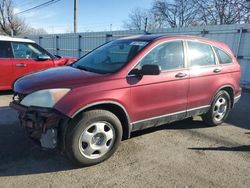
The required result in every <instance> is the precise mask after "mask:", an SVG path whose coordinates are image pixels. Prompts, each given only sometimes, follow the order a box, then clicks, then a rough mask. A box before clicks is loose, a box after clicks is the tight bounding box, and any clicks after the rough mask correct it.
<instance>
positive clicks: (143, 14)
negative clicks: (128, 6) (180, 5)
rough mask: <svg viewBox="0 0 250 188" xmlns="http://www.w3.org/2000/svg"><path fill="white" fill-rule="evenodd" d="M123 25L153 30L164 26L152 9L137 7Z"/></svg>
mask: <svg viewBox="0 0 250 188" xmlns="http://www.w3.org/2000/svg"><path fill="white" fill-rule="evenodd" d="M123 25H124V26H123V27H124V28H126V29H136V30H153V29H157V28H161V27H162V23H161V22H160V21H159V20H158V21H156V19H155V16H154V14H153V12H152V10H147V9H142V8H139V7H137V8H135V9H133V10H132V11H131V12H130V13H129V15H128V20H126V21H124V23H123Z"/></svg>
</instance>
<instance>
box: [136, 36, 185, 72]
mask: <svg viewBox="0 0 250 188" xmlns="http://www.w3.org/2000/svg"><path fill="white" fill-rule="evenodd" d="M147 64H156V65H159V66H160V68H161V70H162V71H164V70H172V69H180V68H183V67H184V52H183V43H182V41H172V42H166V43H164V44H161V45H159V46H157V47H155V48H154V49H153V50H152V51H151V52H149V53H148V54H147V55H146V56H145V57H144V58H143V59H142V60H141V61H140V62H139V64H138V65H137V67H136V68H137V69H141V67H142V66H143V65H147Z"/></svg>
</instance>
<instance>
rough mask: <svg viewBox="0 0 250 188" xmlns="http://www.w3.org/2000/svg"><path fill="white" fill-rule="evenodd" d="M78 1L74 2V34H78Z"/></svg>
mask: <svg viewBox="0 0 250 188" xmlns="http://www.w3.org/2000/svg"><path fill="white" fill-rule="evenodd" d="M77 15H78V0H74V33H76V32H77Z"/></svg>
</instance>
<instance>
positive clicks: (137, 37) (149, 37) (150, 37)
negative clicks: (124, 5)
mask: <svg viewBox="0 0 250 188" xmlns="http://www.w3.org/2000/svg"><path fill="white" fill-rule="evenodd" d="M164 38H166V39H167V38H169V39H171V38H173V39H180V40H197V41H202V42H207V43H217V44H223V43H222V42H219V41H215V40H211V39H208V38H205V37H199V36H190V35H168V34H144V35H134V36H129V37H124V38H121V39H120V40H138V41H146V42H152V41H155V40H158V39H164Z"/></svg>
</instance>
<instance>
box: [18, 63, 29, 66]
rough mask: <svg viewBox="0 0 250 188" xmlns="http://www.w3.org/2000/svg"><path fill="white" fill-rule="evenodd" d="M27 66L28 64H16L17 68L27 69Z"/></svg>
mask: <svg viewBox="0 0 250 188" xmlns="http://www.w3.org/2000/svg"><path fill="white" fill-rule="evenodd" d="M26 66H27V64H25V63H17V64H16V67H26Z"/></svg>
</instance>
